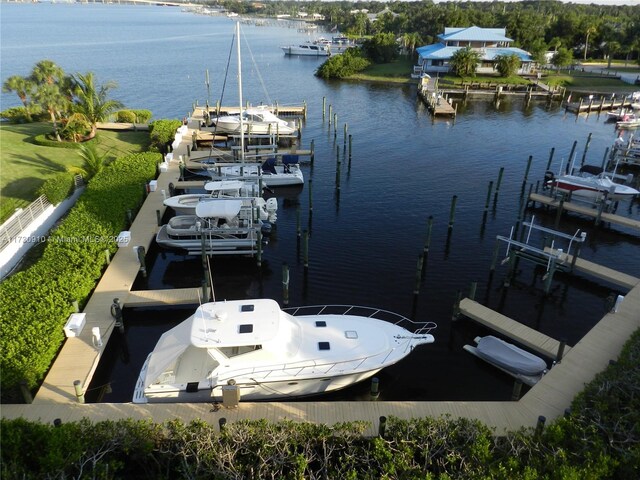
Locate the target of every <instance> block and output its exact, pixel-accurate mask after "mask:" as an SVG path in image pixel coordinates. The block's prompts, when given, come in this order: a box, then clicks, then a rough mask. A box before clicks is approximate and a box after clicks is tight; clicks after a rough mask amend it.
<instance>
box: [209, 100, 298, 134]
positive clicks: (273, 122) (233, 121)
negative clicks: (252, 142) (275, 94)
mask: <svg viewBox="0 0 640 480" xmlns="http://www.w3.org/2000/svg"><path fill="white" fill-rule="evenodd" d="M211 122H212V123H211V126H213V127H214V128H215V132H216V133H222V134H224V133H226V134H235V135H237V134H240V132H244V133H245V134H249V135H251V134H253V135H293V134H295V133H297V131H298V129H297V127H296V125H295V123H289V122H287V121H286V120H283V119H281V118H279V117H278V116H276V115H275V114H274V113H273V112H272V111H271V109H270V108H269V107H268V106H266V105H260V106H257V107H249V108H246V109H242V113H239V114H237V115H223V116H219V117H213V118H212V119H211Z"/></svg>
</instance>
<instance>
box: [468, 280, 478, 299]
mask: <svg viewBox="0 0 640 480" xmlns="http://www.w3.org/2000/svg"><path fill="white" fill-rule="evenodd" d="M477 289H478V282H471V287H470V288H469V298H470V299H471V300H475V299H476V290H477Z"/></svg>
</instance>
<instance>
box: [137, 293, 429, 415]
mask: <svg viewBox="0 0 640 480" xmlns="http://www.w3.org/2000/svg"><path fill="white" fill-rule="evenodd" d="M434 328H436V325H435V324H434V323H433V322H413V321H411V320H409V319H408V318H406V317H403V316H401V315H398V314H395V313H392V312H387V311H384V310H380V309H373V308H369V307H356V306H345V305H333V306H330V305H324V306H313V307H311V306H310V307H300V308H293V309H285V310H281V309H280V307H279V305H278V303H277V302H276V301H274V300H270V299H255V300H233V301H221V302H209V303H204V304H202V305H200V306H199V307H198V308H197V309H196V311H195V312H194V314H193V315H191V316H190V317H188V318H187V319H186V320H184V321H183V322H182V323H180V324H179V325H177V326H176V327H174V328H172V329H171V330H169V331H167V332H165V333H164V334H163V335H162V336H161V337H160V339H159V340H158V343H157V344H156V346H155V348H154V349H153V351H152V352H151V353H150V354H149V356H148V357H147V359H146V361H145V363H144V365H143V367H142V369H141V371H140V375H139V378H138V380H137V383H136V387H135V392H134V396H133V402H134V403H147V402H210V401H219V400H220V399H221V398H222V396H223V391H224V389H225V388H228V386H233V387H234V388H236V389H238V391H239V392H240V398H241V399H242V400H274V399H282V398H294V397H303V396H307V395H315V394H320V393H324V392H330V391H334V390H338V389H342V388H345V387H348V386H350V385H352V384H354V383H356V382H360V381H362V380H365V379H367V378H370V377H371V376H373V375H375V374H376V373H377V372H379V371H380V370H382V369H383V368H385V367H388V366H390V365H393V364H395V363H398V362H400V361H401V360H402V359H403V358H405V357H406V356H407V355H409V354H410V353H411V352H412V351H413V349H414V348H416V347H417V346H418V345H422V344H428V343H433V341H434V337H433V335H431V333H430V332H431V331H432V330H433V329H434ZM409 329H411V330H409Z"/></svg>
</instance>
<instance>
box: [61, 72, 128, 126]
mask: <svg viewBox="0 0 640 480" xmlns="http://www.w3.org/2000/svg"><path fill="white" fill-rule="evenodd" d="M73 78H74V81H75V97H76V102H75V105H74V110H75V111H76V113H81V114H83V115H84V116H85V117H86V118H87V120H88V121H89V123H90V124H91V133H90V134H89V137H88V138H93V137H94V136H95V134H96V130H97V127H96V124H97V123H98V122H102V121H104V120H105V119H106V118H107V117H108V116H109V114H111V113H113V112H114V111H115V110H117V109H119V108H122V107H123V104H122V102H119V101H117V100H110V99H109V98H107V94H108V92H109V90H111V89H112V88H115V87H116V84H115V83H114V82H107V83H106V84H104V85H100V86H96V84H95V77H94V75H93V72H89V73H87V74H85V75H82V74H79V73H78V74H76V75H75V76H74V77H73Z"/></svg>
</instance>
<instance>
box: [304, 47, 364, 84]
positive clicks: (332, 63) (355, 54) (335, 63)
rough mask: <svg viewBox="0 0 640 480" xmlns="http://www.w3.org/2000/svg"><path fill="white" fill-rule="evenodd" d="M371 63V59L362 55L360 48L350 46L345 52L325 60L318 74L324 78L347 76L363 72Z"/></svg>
mask: <svg viewBox="0 0 640 480" xmlns="http://www.w3.org/2000/svg"><path fill="white" fill-rule="evenodd" d="M370 64H371V62H369V60H367V59H366V58H363V57H362V54H361V53H360V50H359V49H357V48H349V49H347V50H346V51H345V52H344V53H343V54H341V55H335V56H333V57H331V58H329V59H328V60H327V61H326V62H324V63H323V64H322V65H321V66H320V68H318V71H317V72H316V75H317V76H318V77H320V78H324V79H329V78H345V77H348V76H350V75H353V74H354V73H358V72H361V71H362V70H364V69H365V68H367V67H368V66H369V65H370Z"/></svg>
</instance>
